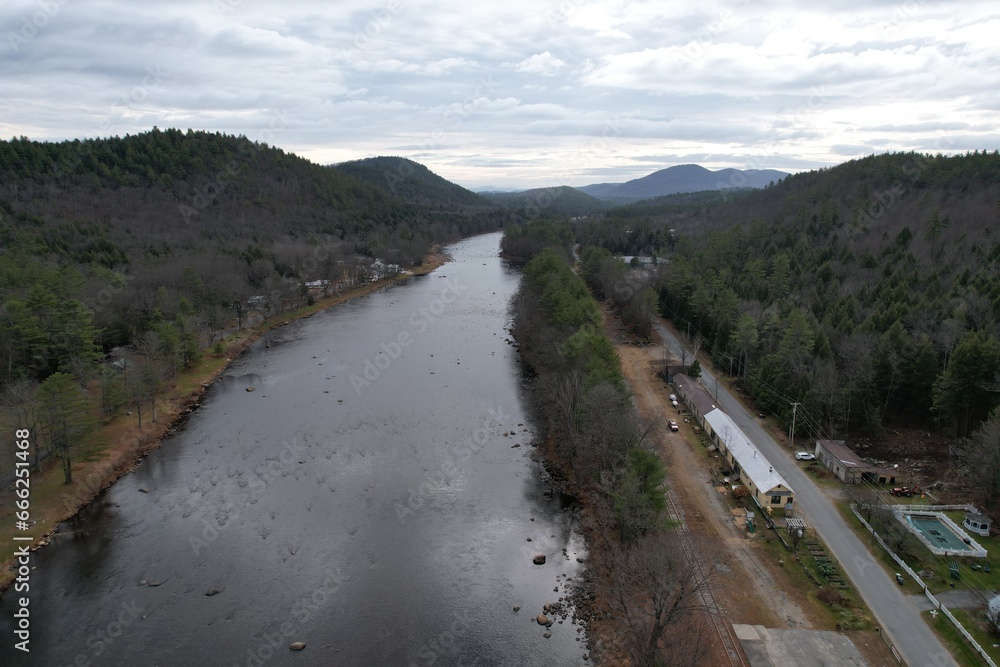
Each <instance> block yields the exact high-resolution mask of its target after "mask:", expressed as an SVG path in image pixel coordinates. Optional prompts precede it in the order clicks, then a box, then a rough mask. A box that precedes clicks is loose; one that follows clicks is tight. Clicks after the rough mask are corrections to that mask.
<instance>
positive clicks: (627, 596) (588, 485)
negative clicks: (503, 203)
mask: <svg viewBox="0 0 1000 667" xmlns="http://www.w3.org/2000/svg"><path fill="white" fill-rule="evenodd" d="M546 226H547V225H546V224H543V223H539V224H536V225H531V226H526V227H525V228H518V229H512V230H509V231H508V232H507V235H508V236H509V237H510V239H511V242H508V240H507V237H506V236H505V248H512V247H513V248H514V249H515V251H518V252H520V251H523V249H524V248H526V247H528V246H529V245H532V244H542V243H543V241H542V240H543V239H559V238H560V237H561V232H560V231H559V230H558V227H557V226H556V225H554V224H551V225H548V227H549V228H546ZM536 247H537V246H536ZM569 253H570V248H569V247H568V245H566V244H562V245H561V246H558V247H549V248H545V249H542V250H539V251H538V253H537V254H536V255H535V257H534V258H533V259H531V260H530V261H529V262H528V264H527V265H526V266H525V268H524V278H523V280H522V282H521V286H520V288H519V289H518V292H517V294H516V296H515V297H514V300H513V303H512V310H513V315H514V335H515V337H516V338H517V340H518V343H519V346H520V350H521V354H522V358H523V361H524V363H525V364H526V365H527V366H528V367H529V368H530V369H531V370H532V371H533V372H534V374H535V380H534V382H533V388H532V393H533V401H534V403H535V405H537V406H538V410H539V413H540V416H541V418H542V419H543V420H544V423H545V425H546V427H547V428H546V432H547V435H548V436H549V438H550V439H551V442H552V443H553V447H554V450H555V454H556V456H557V457H558V458H559V459H560V460H561V461H563V462H564V463H565V464H566V465H567V466H568V468H569V470H570V471H571V473H572V477H573V479H574V481H575V483H576V484H577V486H578V488H581V489H584V490H585V495H586V497H587V506H588V516H589V517H590V519H589V522H590V524H591V525H592V526H593V528H594V529H593V530H592V531H590V535H589V536H588V548H589V550H590V552H591V566H590V572H591V574H592V576H593V577H594V578H595V580H596V582H597V584H596V585H597V587H598V588H599V590H600V591H601V594H602V598H601V600H602V603H603V604H604V605H606V606H607V611H608V614H609V615H610V616H613V617H614V618H616V619H618V620H617V621H616V624H617V626H616V633H618V636H617V638H616V640H615V641H614V642H612V646H611V647H610V648H608V649H607V650H608V651H619V652H622V653H623V654H624V655H625V656H627V658H628V659H629V660H630V661H631V664H636V665H657V664H677V665H684V664H688V665H697V664H700V661H701V660H702V659H703V658H704V655H705V653H704V652H705V647H706V645H707V644H706V642H705V635H704V633H703V630H704V626H703V625H702V621H703V620H704V619H703V618H702V617H701V616H700V615H698V614H697V613H695V612H696V611H697V608H698V606H699V599H700V598H699V597H698V593H699V590H700V587H701V586H702V585H703V582H702V581H701V579H700V578H699V575H698V573H697V571H696V570H695V569H694V568H693V567H692V566H691V564H690V563H688V562H687V561H686V559H685V558H684V556H683V554H682V553H681V552H680V550H679V546H678V543H677V542H676V540H674V539H673V538H672V536H671V534H670V533H669V532H668V531H665V530H663V529H664V528H665V524H666V521H665V517H664V509H665V506H666V497H665V487H664V482H665V477H666V473H665V470H664V468H663V465H662V463H661V461H660V458H659V456H658V455H657V454H656V452H655V451H654V450H653V444H652V443H651V441H650V439H649V434H650V432H651V430H652V428H653V425H651V424H648V423H644V422H643V421H642V420H640V419H639V417H638V415H637V414H636V412H635V409H634V407H633V405H632V401H631V397H630V394H629V392H628V390H627V388H626V385H625V382H624V379H623V377H622V374H621V365H620V360H619V358H618V355H617V353H616V352H615V349H614V346H613V344H612V343H611V341H610V340H609V339H608V337H607V336H606V335H605V334H604V329H603V321H602V315H601V311H600V308H599V306H598V304H597V302H596V301H595V300H594V298H593V296H592V295H591V294H590V292H589V290H588V288H587V285H586V284H585V283H584V281H583V279H581V278H580V277H579V276H578V275H576V273H574V271H573V269H572V268H571V267H570V264H569V263H568V261H567V259H566V256H567V255H568V254H569ZM668 628H670V629H672V630H673V632H672V633H671V639H670V640H669V641H666V640H665V639H664V638H665V636H666V631H667V629H668Z"/></svg>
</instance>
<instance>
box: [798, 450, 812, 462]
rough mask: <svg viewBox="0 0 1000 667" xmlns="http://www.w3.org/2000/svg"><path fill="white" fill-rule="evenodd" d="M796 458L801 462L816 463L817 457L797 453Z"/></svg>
mask: <svg viewBox="0 0 1000 667" xmlns="http://www.w3.org/2000/svg"><path fill="white" fill-rule="evenodd" d="M795 458H797V459H798V460H799V461H815V460H816V455H815V454H812V453H810V452H795Z"/></svg>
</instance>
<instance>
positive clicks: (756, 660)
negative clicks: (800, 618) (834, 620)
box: [733, 625, 868, 667]
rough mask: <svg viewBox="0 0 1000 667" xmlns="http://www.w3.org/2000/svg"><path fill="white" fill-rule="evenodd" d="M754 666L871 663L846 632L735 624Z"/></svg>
mask: <svg viewBox="0 0 1000 667" xmlns="http://www.w3.org/2000/svg"><path fill="white" fill-rule="evenodd" d="M733 632H735V633H736V638H737V639H739V640H740V645H741V646H742V647H743V652H744V653H745V654H746V656H747V660H748V661H749V662H750V665H751V667H816V665H842V666H844V667H848V666H851V667H867V665H868V663H867V662H865V659H864V657H862V655H861V652H860V651H858V647H857V646H855V645H854V643H853V642H852V641H851V640H850V639H848V638H847V637H845V636H844V635H841V634H838V633H836V632H830V631H828V630H775V629H773V628H765V627H764V626H763V625H733Z"/></svg>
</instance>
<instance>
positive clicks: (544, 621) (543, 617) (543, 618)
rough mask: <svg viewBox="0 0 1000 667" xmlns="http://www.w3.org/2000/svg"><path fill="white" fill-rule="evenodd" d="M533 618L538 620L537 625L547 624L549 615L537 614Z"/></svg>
mask: <svg viewBox="0 0 1000 667" xmlns="http://www.w3.org/2000/svg"><path fill="white" fill-rule="evenodd" d="M535 620H536V621H538V625H548V624H549V617H548V616H546V615H545V614H539V615H538V616H536V617H535Z"/></svg>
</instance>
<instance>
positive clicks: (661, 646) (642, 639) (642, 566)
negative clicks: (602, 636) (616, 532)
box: [606, 533, 706, 666]
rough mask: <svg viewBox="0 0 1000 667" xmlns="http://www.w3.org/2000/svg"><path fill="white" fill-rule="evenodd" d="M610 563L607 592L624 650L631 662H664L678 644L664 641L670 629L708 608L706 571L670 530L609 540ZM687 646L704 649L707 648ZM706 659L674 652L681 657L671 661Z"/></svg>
mask: <svg viewBox="0 0 1000 667" xmlns="http://www.w3.org/2000/svg"><path fill="white" fill-rule="evenodd" d="M607 565H608V566H609V568H610V572H609V573H608V577H607V583H606V585H607V591H606V596H607V599H608V600H609V602H610V604H611V605H612V607H613V608H614V610H615V611H616V612H617V613H618V614H619V615H620V616H621V618H622V619H623V621H624V625H625V629H624V637H623V639H624V644H625V650H626V651H627V652H628V654H629V657H630V658H631V659H632V662H633V664H635V665H650V666H652V665H659V664H665V663H664V658H665V655H666V653H667V652H668V651H670V648H671V644H674V642H673V641H672V640H665V639H664V635H665V633H666V630H667V628H670V627H675V626H680V625H683V624H684V623H687V622H690V620H691V618H692V617H693V616H695V615H698V614H700V613H701V612H703V611H704V609H705V605H704V602H703V597H702V593H703V589H704V587H705V585H706V584H705V577H704V575H703V574H702V573H701V571H700V570H699V569H698V567H697V566H696V564H695V563H693V562H691V560H690V559H688V558H686V557H685V555H684V553H683V552H682V549H681V547H680V542H679V536H678V535H675V534H672V533H660V534H656V535H649V536H646V537H643V538H641V539H639V540H637V541H636V542H634V543H632V544H631V545H629V546H625V545H621V544H617V543H615V544H611V545H609V549H608V562H607ZM672 634H674V633H672ZM685 648H686V649H687V650H689V651H690V650H695V651H696V652H697V653H701V652H702V651H704V650H705V648H706V647H705V646H704V645H700V646H698V645H696V646H685ZM670 652H671V653H675V654H676V653H677V651H670ZM702 657H703V655H697V656H692V655H683V656H678V655H674V659H679V660H680V661H679V662H674V661H671V662H670V663H669V664H672V665H673V664H684V663H687V664H699V663H698V660H699V659H701V658H702Z"/></svg>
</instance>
